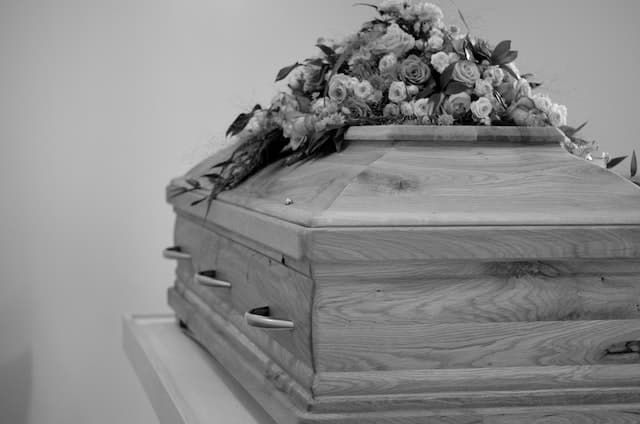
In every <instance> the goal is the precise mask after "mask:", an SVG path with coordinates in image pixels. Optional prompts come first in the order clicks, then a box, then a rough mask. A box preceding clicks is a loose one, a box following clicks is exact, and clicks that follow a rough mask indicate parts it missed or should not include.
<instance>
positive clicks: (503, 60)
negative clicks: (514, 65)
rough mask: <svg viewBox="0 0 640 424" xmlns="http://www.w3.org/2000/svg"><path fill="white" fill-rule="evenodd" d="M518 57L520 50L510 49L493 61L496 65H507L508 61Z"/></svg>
mask: <svg viewBox="0 0 640 424" xmlns="http://www.w3.org/2000/svg"><path fill="white" fill-rule="evenodd" d="M517 58H518V52H517V51H516V50H510V51H508V52H507V53H505V54H504V55H502V56H500V57H499V58H498V59H494V60H493V63H494V64H495V65H506V64H508V63H511V62H513V61H514V60H516V59H517Z"/></svg>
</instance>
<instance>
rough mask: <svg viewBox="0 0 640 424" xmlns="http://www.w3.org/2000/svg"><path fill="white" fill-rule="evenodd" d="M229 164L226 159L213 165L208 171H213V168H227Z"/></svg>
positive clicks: (228, 160)
mask: <svg viewBox="0 0 640 424" xmlns="http://www.w3.org/2000/svg"><path fill="white" fill-rule="evenodd" d="M230 163H231V159H227V160H225V161H222V162H218V163H216V164H215V165H213V166H212V167H211V168H210V169H214V168H220V167H221V166H227V165H229V164H230Z"/></svg>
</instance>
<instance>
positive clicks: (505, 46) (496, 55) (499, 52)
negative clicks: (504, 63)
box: [491, 40, 511, 64]
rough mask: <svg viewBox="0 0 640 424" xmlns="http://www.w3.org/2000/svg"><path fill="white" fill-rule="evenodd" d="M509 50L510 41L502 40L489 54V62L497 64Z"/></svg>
mask: <svg viewBox="0 0 640 424" xmlns="http://www.w3.org/2000/svg"><path fill="white" fill-rule="evenodd" d="M509 50H511V40H504V41H501V42H499V43H498V45H497V46H496V48H495V49H493V52H492V53H491V62H492V63H494V64H498V63H497V62H498V60H500V58H501V57H502V56H504V55H505V54H507V53H508V52H509Z"/></svg>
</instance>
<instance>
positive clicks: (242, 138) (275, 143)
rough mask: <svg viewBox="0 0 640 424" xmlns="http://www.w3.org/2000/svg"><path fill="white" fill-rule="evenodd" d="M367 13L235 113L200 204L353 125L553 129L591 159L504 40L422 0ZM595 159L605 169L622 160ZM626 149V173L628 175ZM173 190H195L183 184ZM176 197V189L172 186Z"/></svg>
mask: <svg viewBox="0 0 640 424" xmlns="http://www.w3.org/2000/svg"><path fill="white" fill-rule="evenodd" d="M364 5H365V6H370V7H372V8H374V9H375V10H376V12H377V15H378V16H377V17H376V18H375V19H373V20H371V21H368V22H365V23H364V25H363V26H362V28H361V29H360V30H358V31H357V32H355V33H354V34H351V35H349V36H347V37H345V38H344V39H342V40H339V41H335V40H330V39H323V38H321V39H319V40H318V43H317V47H318V49H319V50H318V53H319V54H318V55H317V56H315V57H312V58H309V59H306V60H304V61H303V62H296V63H294V64H292V65H290V66H287V67H285V68H282V69H281V70H280V71H279V72H278V74H277V77H276V82H278V81H282V82H283V83H285V84H286V87H285V88H284V89H283V90H282V91H281V92H279V93H278V94H277V95H276V96H275V98H274V99H273V100H272V102H271V105H270V106H269V107H268V108H266V109H263V108H262V107H261V106H260V105H256V106H255V107H254V108H253V110H252V111H250V112H248V113H242V114H240V115H239V116H238V117H237V118H236V119H235V121H234V122H233V123H232V124H231V126H230V127H229V129H228V131H227V136H233V137H235V138H237V139H238V141H239V144H238V147H237V148H236V150H235V151H234V152H233V154H232V155H231V157H230V158H229V159H228V160H226V161H224V162H222V163H219V164H216V165H215V166H214V167H213V168H212V169H211V172H210V173H208V174H206V175H203V176H202V177H203V178H206V179H207V180H208V181H209V182H210V183H211V185H212V187H211V191H210V194H209V195H208V196H207V197H206V198H204V199H201V200H200V201H204V200H209V203H210V202H211V201H212V200H213V199H214V198H215V197H216V196H217V195H218V194H219V193H220V192H221V191H224V190H228V189H231V188H233V187H235V186H236V185H238V184H240V183H241V182H242V181H243V180H244V179H246V178H247V177H248V176H250V175H251V174H253V173H254V172H256V171H257V170H259V169H260V168H262V167H264V166H266V165H268V164H269V163H272V162H274V161H276V160H280V159H282V158H284V161H283V162H284V164H285V165H290V164H293V163H296V162H298V161H301V160H305V159H309V158H313V157H316V156H318V155H322V154H327V153H331V152H335V151H340V150H341V149H342V142H343V136H344V133H345V132H346V129H347V128H348V127H349V126H353V125H389V124H393V125H518V126H554V127H557V128H559V129H560V130H561V131H563V132H564V134H565V135H566V138H565V142H564V147H565V149H566V150H567V151H569V152H570V153H573V154H575V155H577V156H581V157H584V158H586V159H591V152H592V151H594V150H596V149H597V144H596V143H595V142H589V141H586V140H584V139H582V138H579V137H578V132H579V131H580V130H581V129H582V128H583V127H584V124H583V125H580V126H579V127H577V128H572V127H569V126H567V108H566V107H565V106H563V105H560V104H557V103H554V102H553V101H552V100H551V99H550V98H549V97H548V96H546V95H544V94H539V93H534V92H533V91H534V90H535V89H536V88H538V87H539V86H540V84H539V83H536V82H533V81H530V79H531V77H532V75H529V74H520V72H519V70H518V69H517V67H516V66H515V64H514V61H515V59H516V58H517V56H518V53H517V51H514V50H511V42H510V41H508V40H507V41H502V42H500V43H498V44H496V45H492V44H491V43H489V42H488V41H486V40H483V39H481V38H478V37H476V36H474V35H472V34H471V31H470V30H469V26H468V25H467V23H466V21H465V19H464V17H463V15H462V14H461V13H459V15H460V18H461V20H462V22H463V24H464V26H465V29H466V31H463V30H461V28H458V27H456V26H453V25H446V24H445V23H444V21H443V19H444V16H443V13H442V10H441V9H440V8H439V7H438V6H436V5H434V4H432V3H429V2H426V1H423V0H413V1H410V0H383V1H382V3H381V4H380V5H379V6H376V5H371V4H364ZM603 159H604V161H605V163H606V164H607V166H608V167H612V166H615V165H617V164H618V163H620V162H621V161H622V160H623V159H624V158H613V159H611V160H609V158H608V157H607V156H606V155H603ZM635 165H636V161H635V152H634V155H633V158H632V166H631V167H632V172H631V173H632V177H633V176H634V175H635V167H636V166H635ZM187 184H188V186H187V187H182V189H181V190H182V191H181V192H184V191H188V190H194V189H198V188H201V187H202V186H201V184H200V182H199V181H197V180H189V181H187ZM176 194H179V193H176Z"/></svg>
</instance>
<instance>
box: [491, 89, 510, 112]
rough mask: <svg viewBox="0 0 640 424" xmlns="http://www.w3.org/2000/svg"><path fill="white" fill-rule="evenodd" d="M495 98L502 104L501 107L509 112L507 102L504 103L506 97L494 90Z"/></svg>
mask: <svg viewBox="0 0 640 424" xmlns="http://www.w3.org/2000/svg"><path fill="white" fill-rule="evenodd" d="M493 97H495V98H496V100H497V101H498V103H500V106H502V108H503V109H504V110H507V109H508V107H507V102H505V101H504V97H502V94H500V93H499V92H498V91H497V90H493Z"/></svg>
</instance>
